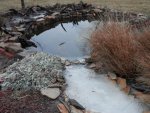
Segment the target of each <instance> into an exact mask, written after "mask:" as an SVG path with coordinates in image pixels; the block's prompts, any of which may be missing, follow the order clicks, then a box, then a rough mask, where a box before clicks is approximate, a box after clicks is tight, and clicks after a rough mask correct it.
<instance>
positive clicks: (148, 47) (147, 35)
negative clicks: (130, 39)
mask: <svg viewBox="0 0 150 113" xmlns="http://www.w3.org/2000/svg"><path fill="white" fill-rule="evenodd" d="M137 40H138V42H139V43H140V44H141V46H142V47H143V49H144V51H146V53H150V29H145V30H143V31H142V33H141V35H140V36H139V37H138V39H137Z"/></svg>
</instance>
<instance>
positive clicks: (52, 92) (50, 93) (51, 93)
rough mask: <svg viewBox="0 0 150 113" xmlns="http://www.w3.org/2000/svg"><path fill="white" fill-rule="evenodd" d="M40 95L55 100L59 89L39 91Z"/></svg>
mask: <svg viewBox="0 0 150 113" xmlns="http://www.w3.org/2000/svg"><path fill="white" fill-rule="evenodd" d="M41 94H42V95H45V96H47V97H49V98H51V99H56V98H57V97H58V96H59V95H60V89H59V88H46V89H41Z"/></svg>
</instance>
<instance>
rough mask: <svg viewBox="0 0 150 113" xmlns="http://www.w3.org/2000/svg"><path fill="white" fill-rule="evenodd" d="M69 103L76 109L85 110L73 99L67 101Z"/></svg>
mask: <svg viewBox="0 0 150 113" xmlns="http://www.w3.org/2000/svg"><path fill="white" fill-rule="evenodd" d="M69 103H70V104H71V105H72V106H74V107H75V108H77V109H80V110H85V108H84V107H83V106H82V105H80V104H79V103H78V102H77V101H76V100H74V99H69Z"/></svg>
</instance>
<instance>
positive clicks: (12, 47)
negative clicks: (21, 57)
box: [0, 42, 23, 53]
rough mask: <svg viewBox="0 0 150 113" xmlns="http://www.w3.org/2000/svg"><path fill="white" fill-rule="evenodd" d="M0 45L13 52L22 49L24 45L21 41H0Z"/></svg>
mask: <svg viewBox="0 0 150 113" xmlns="http://www.w3.org/2000/svg"><path fill="white" fill-rule="evenodd" d="M0 47H2V48H5V49H7V50H8V51H11V52H15V53H16V52H19V51H22V50H23V49H22V47H21V44H20V43H4V42H2V43H0Z"/></svg>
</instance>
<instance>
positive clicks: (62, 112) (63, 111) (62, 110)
mask: <svg viewBox="0 0 150 113" xmlns="http://www.w3.org/2000/svg"><path fill="white" fill-rule="evenodd" d="M57 108H58V109H59V111H60V113H69V112H68V110H67V108H66V107H65V106H64V105H63V104H61V103H60V104H58V105H57Z"/></svg>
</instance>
